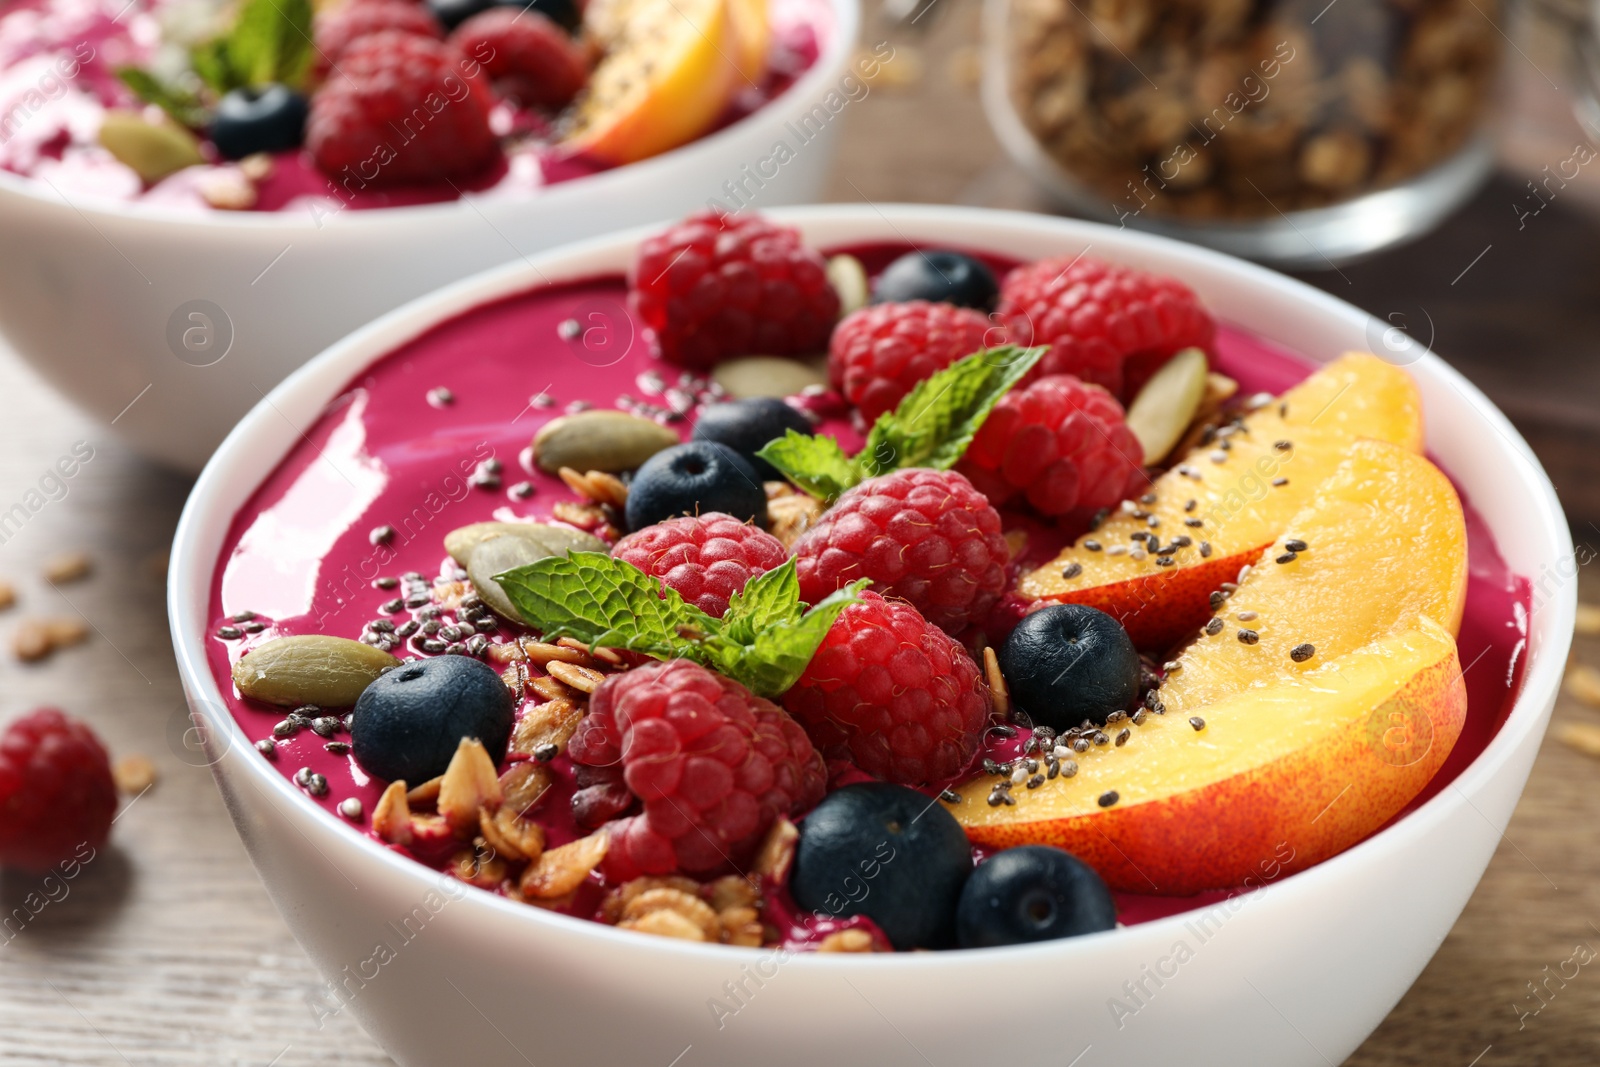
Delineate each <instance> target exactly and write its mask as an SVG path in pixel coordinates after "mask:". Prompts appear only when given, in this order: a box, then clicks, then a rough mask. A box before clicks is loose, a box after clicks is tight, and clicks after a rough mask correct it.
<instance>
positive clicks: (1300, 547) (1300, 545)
mask: <svg viewBox="0 0 1600 1067" xmlns="http://www.w3.org/2000/svg"><path fill="white" fill-rule="evenodd" d="M1283 547H1284V548H1285V549H1286V550H1287V551H1290V552H1305V551H1307V550H1308V549H1309V548H1310V547H1311V546H1310V545H1308V544H1306V543H1305V542H1304V541H1302V540H1300V539H1299V538H1298V537H1292V538H1290V539H1289V540H1287V541H1285V542H1284V543H1283Z"/></svg>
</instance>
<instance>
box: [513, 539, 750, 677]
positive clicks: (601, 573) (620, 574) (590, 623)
mask: <svg viewBox="0 0 1600 1067" xmlns="http://www.w3.org/2000/svg"><path fill="white" fill-rule="evenodd" d="M495 581H497V582H499V583H500V586H501V588H502V589H504V590H505V593H506V596H508V597H510V598H511V603H512V604H514V605H515V606H516V608H517V611H518V612H519V613H520V614H521V615H522V617H523V618H524V619H526V620H527V621H528V624H529V625H530V626H532V627H533V628H534V629H536V630H538V631H539V632H540V633H541V634H543V635H544V638H545V640H547V641H554V640H556V639H557V638H561V637H573V638H576V639H577V640H579V641H582V642H584V643H585V644H587V645H589V646H590V647H591V648H593V647H605V648H626V649H631V650H633V651H635V652H642V653H644V654H645V655H647V656H655V657H656V658H658V659H671V658H673V657H675V656H687V657H688V658H691V659H698V658H700V657H698V656H695V655H692V654H691V653H692V651H693V649H694V647H695V646H696V639H697V638H698V637H700V636H703V635H705V634H709V633H712V632H714V631H715V630H716V629H717V628H718V627H719V626H720V624H719V623H718V621H717V620H716V619H713V618H712V617H711V616H709V615H707V614H706V613H705V612H703V611H701V610H700V609H699V608H696V607H693V606H692V605H690V604H687V603H685V602H684V600H683V598H682V597H681V596H679V595H678V594H677V592H676V591H674V590H672V589H668V588H666V587H665V586H663V585H662V584H661V581H660V580H659V579H657V578H652V577H650V576H649V575H647V574H645V573H644V572H643V571H641V570H639V569H638V568H637V567H634V566H632V565H631V564H628V563H624V562H623V561H622V560H619V559H612V558H611V557H610V556H608V555H606V554H605V553H603V552H574V553H572V554H570V555H566V556H550V557H548V558H545V559H541V560H538V561H536V562H534V563H530V564H527V565H526V566H522V567H513V568H512V569H511V570H509V571H506V572H505V573H503V574H497V575H495Z"/></svg>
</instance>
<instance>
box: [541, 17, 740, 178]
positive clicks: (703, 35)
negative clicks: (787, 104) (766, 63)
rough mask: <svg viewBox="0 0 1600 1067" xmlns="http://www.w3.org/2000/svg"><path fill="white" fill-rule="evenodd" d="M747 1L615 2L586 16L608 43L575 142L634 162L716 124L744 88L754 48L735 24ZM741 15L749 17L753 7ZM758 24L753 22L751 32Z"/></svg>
mask: <svg viewBox="0 0 1600 1067" xmlns="http://www.w3.org/2000/svg"><path fill="white" fill-rule="evenodd" d="M734 2H739V0H615V2H612V3H606V4H603V5H597V6H596V7H595V9H594V12H593V14H592V15H586V17H585V21H586V23H588V24H589V25H590V28H591V31H592V33H593V35H594V36H595V37H596V38H597V39H599V40H600V41H601V43H602V44H603V45H604V46H605V48H606V54H605V58H603V59H602V60H601V61H600V62H599V64H598V65H597V66H596V67H595V69H594V73H593V74H592V75H591V76H590V79H589V85H588V88H586V89H585V90H584V93H583V95H582V96H581V97H580V98H579V100H578V103H577V106H576V109H575V111H574V113H573V119H572V123H571V126H570V127H569V129H568V133H567V140H566V143H567V145H568V146H569V147H572V148H575V149H578V150H580V151H583V152H586V153H588V154H589V155H592V156H594V157H596V158H598V159H603V160H605V161H607V162H610V163H617V164H621V163H633V162H636V161H637V160H641V159H646V158H648V157H650V156H654V155H659V154H660V153H662V152H665V151H667V150H668V149H671V148H676V147H678V146H679V145H681V144H686V143H687V142H689V141H692V140H693V139H694V138H696V137H698V136H700V135H701V134H702V133H704V132H705V131H706V130H708V129H709V128H710V127H711V125H712V123H714V122H716V120H717V118H718V117H719V116H720V115H721V114H722V112H723V110H724V109H725V108H726V107H727V106H728V103H729V102H730V101H731V100H732V99H733V97H734V94H735V93H737V92H738V90H739V88H740V86H742V85H745V84H747V83H746V81H745V79H744V78H742V77H740V73H739V67H740V63H741V62H742V61H744V60H742V59H741V57H742V56H743V54H744V51H745V50H747V49H748V48H749V47H750V46H749V45H748V44H746V43H744V42H743V41H742V40H741V38H740V36H739V34H738V31H737V30H736V29H735V26H734V14H733V11H732V9H731V4H732V3H734ZM741 19H742V20H743V21H744V22H748V21H749V13H748V12H743V13H742V14H741ZM754 30H755V28H753V27H746V28H745V34H746V36H748V35H749V33H751V32H754Z"/></svg>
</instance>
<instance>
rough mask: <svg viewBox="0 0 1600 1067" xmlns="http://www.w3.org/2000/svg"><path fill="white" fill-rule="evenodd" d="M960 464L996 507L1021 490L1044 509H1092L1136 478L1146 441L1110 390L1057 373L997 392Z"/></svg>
mask: <svg viewBox="0 0 1600 1067" xmlns="http://www.w3.org/2000/svg"><path fill="white" fill-rule="evenodd" d="M957 469H959V470H960V471H961V472H962V473H963V474H965V475H966V476H967V477H968V478H970V479H972V484H973V485H976V486H977V487H978V488H980V489H982V490H983V492H984V495H986V496H987V497H988V498H989V500H990V502H991V503H993V504H995V505H996V506H1000V505H1003V504H1005V503H1007V502H1008V501H1010V500H1011V499H1013V498H1014V497H1017V496H1019V495H1020V496H1026V497H1027V500H1028V503H1030V504H1032V505H1033V506H1034V507H1035V508H1036V509H1037V510H1038V511H1040V512H1041V513H1043V514H1045V515H1066V514H1068V513H1070V512H1074V511H1087V512H1093V511H1095V510H1096V509H1098V508H1109V507H1113V506H1115V505H1116V504H1117V502H1118V501H1120V500H1122V499H1123V498H1124V497H1126V496H1127V495H1128V494H1129V492H1130V490H1131V489H1132V488H1133V487H1134V486H1136V485H1138V484H1139V482H1140V481H1141V480H1142V478H1143V476H1144V448H1143V446H1141V445H1140V444H1139V439H1138V438H1137V437H1135V436H1134V435H1133V431H1132V430H1130V429H1128V424H1127V423H1126V422H1124V421H1123V419H1122V405H1120V404H1118V403H1117V402H1116V401H1115V400H1113V399H1112V398H1111V394H1109V393H1107V392H1106V391H1105V390H1104V389H1102V388H1101V387H1100V386H1098V385H1085V384H1084V383H1083V382H1080V381H1079V380H1078V379H1076V378H1074V377H1073V376H1072V375H1070V374H1055V375H1051V376H1050V377H1048V378H1040V379H1039V380H1038V381H1036V382H1034V383H1033V384H1032V385H1030V386H1028V387H1027V388H1026V389H1020V390H1019V389H1013V390H1012V391H1011V392H1009V393H1007V394H1006V395H1005V396H1003V397H1001V398H1000V402H999V403H998V404H996V405H995V406H994V410H993V411H991V412H989V417H988V419H986V420H985V421H984V424H983V426H982V428H981V429H979V430H978V433H977V436H975V437H974V438H973V439H972V444H970V445H968V446H967V453H966V455H965V456H963V457H962V460H961V464H960V466H959V467H958V468H957Z"/></svg>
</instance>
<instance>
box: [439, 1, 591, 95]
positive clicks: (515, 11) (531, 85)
mask: <svg viewBox="0 0 1600 1067" xmlns="http://www.w3.org/2000/svg"><path fill="white" fill-rule="evenodd" d="M450 43H451V44H453V45H455V46H456V48H458V49H460V51H461V54H462V55H464V56H471V57H473V58H476V59H481V60H482V62H483V69H484V71H485V72H486V73H487V74H488V75H489V77H490V79H491V80H492V81H493V82H494V84H495V88H496V89H497V90H499V91H500V92H501V93H502V94H503V95H505V96H509V97H514V98H515V99H516V101H517V102H518V103H520V104H522V105H523V106H524V107H547V108H558V107H562V106H564V105H565V104H567V103H569V102H570V101H571V100H572V98H573V97H575V96H577V95H578V90H580V89H582V88H583V86H584V83H585V82H587V81H588V80H589V64H588V62H587V60H586V59H585V58H584V53H583V51H582V50H581V49H580V48H579V47H578V45H577V44H576V43H575V42H574V41H573V40H572V38H571V37H569V36H567V34H566V31H564V30H562V28H561V27H560V26H557V25H556V24H555V23H554V22H552V21H550V19H548V18H546V17H545V16H544V15H542V14H540V13H539V12H537V11H534V10H533V9H531V8H529V9H527V10H522V9H519V8H512V7H496V8H490V9H489V10H488V11H484V12H481V13H479V14H477V15H474V16H472V17H471V18H469V19H467V21H465V22H463V23H462V24H461V25H460V26H459V27H457V28H456V31H455V32H454V33H452V34H451V35H450Z"/></svg>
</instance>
